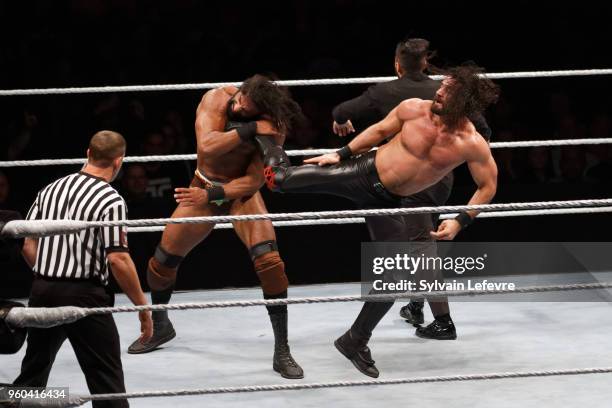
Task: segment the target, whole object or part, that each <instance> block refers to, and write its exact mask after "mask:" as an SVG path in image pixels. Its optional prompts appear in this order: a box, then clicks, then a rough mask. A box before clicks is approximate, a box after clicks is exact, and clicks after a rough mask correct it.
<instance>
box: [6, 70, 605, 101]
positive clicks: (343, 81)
mask: <svg viewBox="0 0 612 408" xmlns="http://www.w3.org/2000/svg"><path fill="white" fill-rule="evenodd" d="M610 74H612V69H610V68H603V69H573V70H554V71H522V72H497V73H488V74H481V75H483V76H486V77H487V78H490V79H518V78H552V77H567V76H593V75H610ZM430 78H432V79H436V80H439V79H442V78H444V76H443V75H431V76H430ZM394 79H397V77H394V76H382V77H359V78H323V79H294V80H284V81H276V83H277V84H278V85H282V86H314V85H349V84H372V83H378V82H387V81H391V80H394ZM241 84H242V82H204V83H190V84H167V85H125V86H87V87H71V88H38V89H36V88H35V89H2V90H0V96H19V95H66V94H87V93H108V92H149V91H187V90H201V89H212V88H219V87H223V86H240V85H241Z"/></svg>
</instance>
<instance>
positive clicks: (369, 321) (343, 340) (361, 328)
mask: <svg viewBox="0 0 612 408" xmlns="http://www.w3.org/2000/svg"><path fill="white" fill-rule="evenodd" d="M392 306H393V302H365V303H364V304H363V307H362V308H361V312H359V315H358V316H357V319H355V322H354V323H353V326H351V328H350V329H349V330H348V331H347V332H346V333H344V334H343V335H342V336H340V337H339V338H338V339H336V341H335V342H334V345H335V346H336V348H337V349H338V351H339V352H340V353H342V354H343V355H344V356H345V357H346V358H348V359H349V360H350V361H351V363H353V365H354V366H355V368H357V370H359V371H360V372H361V373H363V374H365V375H367V376H370V377H374V378H377V377H378V376H379V372H378V369H377V368H376V366H375V365H374V363H375V362H374V360H373V359H372V354H371V352H370V349H369V347H368V346H367V345H368V341H369V340H370V337H371V336H372V331H373V330H374V328H375V327H376V326H377V325H378V323H379V322H380V321H381V319H382V318H383V317H384V316H385V315H386V314H387V312H388V311H389V309H391V307H392Z"/></svg>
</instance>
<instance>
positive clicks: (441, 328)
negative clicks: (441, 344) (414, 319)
mask: <svg viewBox="0 0 612 408" xmlns="http://www.w3.org/2000/svg"><path fill="white" fill-rule="evenodd" d="M415 334H416V335H417V336H418V337H421V338H423V339H432V340H455V339H456V338H457V330H455V324H454V323H453V321H452V320H451V318H450V316H448V315H445V316H443V317H442V318H438V317H437V318H436V320H434V321H433V322H431V323H430V324H429V325H427V326H426V327H419V328H417V329H416V332H415Z"/></svg>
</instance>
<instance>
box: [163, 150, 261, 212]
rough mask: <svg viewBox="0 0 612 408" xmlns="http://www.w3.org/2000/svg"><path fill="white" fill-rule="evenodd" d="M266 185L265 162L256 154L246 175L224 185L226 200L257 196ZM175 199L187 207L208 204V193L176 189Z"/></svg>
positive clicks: (201, 189) (199, 189) (190, 189)
mask: <svg viewBox="0 0 612 408" xmlns="http://www.w3.org/2000/svg"><path fill="white" fill-rule="evenodd" d="M263 184H264V172H263V162H262V159H261V156H260V155H259V154H254V155H253V158H252V159H251V163H249V166H248V167H247V170H246V174H245V175H244V176H242V177H238V178H236V179H233V180H232V181H230V182H228V183H227V184H225V185H223V192H224V199H225V200H226V201H229V200H236V199H239V198H242V197H247V196H251V195H253V194H255V193H256V192H257V191H259V189H260V188H261V187H262V186H263ZM174 191H175V194H174V198H175V199H176V202H177V203H179V204H183V205H185V206H203V205H206V204H208V202H209V201H208V198H209V197H208V194H209V193H208V191H207V190H205V189H203V188H199V187H189V188H183V187H180V188H176V189H174Z"/></svg>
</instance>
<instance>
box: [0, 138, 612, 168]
mask: <svg viewBox="0 0 612 408" xmlns="http://www.w3.org/2000/svg"><path fill="white" fill-rule="evenodd" d="M597 144H612V138H601V139H594V138H584V139H563V140H521V141H515V142H493V143H491V144H490V147H491V148H492V149H500V148H515V147H541V146H578V145H597ZM335 151H336V150H335V149H301V150H287V152H286V153H287V156H311V155H319V154H327V153H333V152H335ZM197 158H198V156H197V154H195V153H189V154H168V155H152V156H128V157H126V158H125V159H124V160H123V161H124V162H125V163H147V162H169V161H180V160H196V159H197ZM86 161H87V159H85V158H73V159H36V160H5V161H0V167H32V166H57V165H67V164H84V163H85V162H86Z"/></svg>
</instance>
